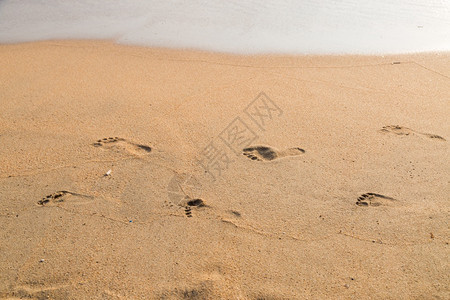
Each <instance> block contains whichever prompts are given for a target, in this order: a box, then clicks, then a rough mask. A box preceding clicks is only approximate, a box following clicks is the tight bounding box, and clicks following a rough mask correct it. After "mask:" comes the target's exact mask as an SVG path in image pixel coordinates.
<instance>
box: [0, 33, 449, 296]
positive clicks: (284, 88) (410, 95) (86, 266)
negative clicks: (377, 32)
mask: <svg viewBox="0 0 450 300" xmlns="http://www.w3.org/2000/svg"><path fill="white" fill-rule="evenodd" d="M394 62H395V63H394ZM449 78H450V54H449V53H436V54H420V55H403V56H386V57H381V56H379V57H375V56H373V57H367V56H351V57H350V56H323V57H319V56H298V57H297V56H292V57H289V56H255V57H244V56H232V55H222V54H211V53H205V52H194V51H175V50H163V49H150V48H141V47H131V46H119V45H115V44H113V43H109V42H97V41H51V42H39V43H30V44H20V45H2V46H0V220H1V229H0V297H4V298H11V299H17V298H36V299H47V298H49V299H180V298H181V299H369V298H372V299H449V298H450V291H449V286H450V280H449V273H450V268H449V257H450V255H449V254H450V251H449V245H448V242H449V227H448V220H449V202H448V195H449V185H448V183H449V172H448V170H449V169H450V168H449V167H450V166H449V159H448V158H449V157H448V140H449V138H450V126H449V123H448V118H449V113H450V107H449V97H450V96H449V95H450V85H449V81H450V79H449ZM261 93H262V94H261ZM258 95H259V97H258ZM256 109H259V113H260V116H257V114H256ZM252 118H253V119H252ZM262 122H263V123H262ZM258 124H259V125H261V126H258ZM235 125H237V126H235ZM236 133H237V135H236ZM109 137H111V138H112V139H107V140H103V139H104V138H109ZM98 140H100V141H98ZM227 143H228V144H229V146H230V147H228V146H227ZM260 145H262V146H265V148H255V147H253V148H252V146H260ZM214 148H215V149H216V150H217V152H214V151H213V150H214ZM244 148H245V150H244ZM234 151H235V152H234ZM216 154H217V155H216ZM242 154H244V155H242ZM212 157H213V158H212ZM208 158H211V160H209V161H208ZM213 159H214V160H213ZM199 162H201V163H203V164H205V163H209V164H210V167H211V168H210V169H209V172H207V171H206V170H205V168H203V167H202V166H201V164H200V163H199ZM218 167H220V169H219V168H218ZM109 170H111V171H110V172H109V175H108V176H106V175H105V173H107V172H108V171H109ZM219 171H220V174H219ZM212 175H214V176H215V179H213V177H212ZM180 187H181V188H180ZM368 193H372V194H368ZM195 199H201V201H200V200H196V201H194V200H195Z"/></svg>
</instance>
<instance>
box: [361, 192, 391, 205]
mask: <svg viewBox="0 0 450 300" xmlns="http://www.w3.org/2000/svg"><path fill="white" fill-rule="evenodd" d="M391 201H395V199H394V198H391V197H388V196H384V195H381V194H376V193H365V194H362V195H361V196H359V197H358V200H357V201H356V205H359V206H381V205H387V204H389V203H390V202H391Z"/></svg>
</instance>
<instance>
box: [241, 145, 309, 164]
mask: <svg viewBox="0 0 450 300" xmlns="http://www.w3.org/2000/svg"><path fill="white" fill-rule="evenodd" d="M242 151H243V153H242V154H243V155H245V156H247V157H248V158H250V159H251V160H256V161H271V160H275V159H279V158H283V157H288V156H297V155H301V154H303V153H305V150H303V149H301V148H289V149H286V150H284V151H279V150H276V149H275V148H272V147H268V146H252V147H248V148H244V149H243V150H242Z"/></svg>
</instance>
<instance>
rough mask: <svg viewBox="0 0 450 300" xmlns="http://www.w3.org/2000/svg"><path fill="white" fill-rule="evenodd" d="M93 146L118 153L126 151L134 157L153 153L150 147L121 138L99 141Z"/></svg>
mask: <svg viewBox="0 0 450 300" xmlns="http://www.w3.org/2000/svg"><path fill="white" fill-rule="evenodd" d="M93 146H94V147H102V148H104V149H110V150H116V151H121V150H122V151H123V150H125V151H127V152H129V153H131V154H134V155H145V154H148V153H150V152H151V151H152V148H151V147H150V146H146V145H142V144H137V143H134V142H131V141H128V140H126V139H124V138H119V137H109V138H104V139H101V140H97V141H96V142H95V143H93Z"/></svg>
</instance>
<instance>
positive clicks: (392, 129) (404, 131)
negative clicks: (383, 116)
mask: <svg viewBox="0 0 450 300" xmlns="http://www.w3.org/2000/svg"><path fill="white" fill-rule="evenodd" d="M380 131H381V132H386V133H393V134H396V135H419V136H424V137H427V138H430V139H436V140H441V141H445V139H444V138H443V137H442V136H439V135H436V134H431V133H423V132H419V131H415V130H412V129H410V128H407V127H403V126H399V125H388V126H383V128H381V129H380Z"/></svg>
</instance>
